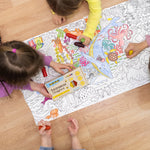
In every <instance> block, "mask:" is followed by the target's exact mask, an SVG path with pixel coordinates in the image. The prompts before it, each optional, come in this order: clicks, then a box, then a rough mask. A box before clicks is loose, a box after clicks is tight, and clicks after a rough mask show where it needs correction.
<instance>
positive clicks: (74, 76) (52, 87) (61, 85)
mask: <svg viewBox="0 0 150 150" xmlns="http://www.w3.org/2000/svg"><path fill="white" fill-rule="evenodd" d="M87 84H88V82H87V80H86V78H85V76H84V73H83V71H82V68H81V67H78V68H76V69H74V70H72V71H71V72H68V73H66V74H65V75H63V76H60V77H58V78H56V79H54V80H52V81H49V82H47V83H45V87H46V89H47V90H48V92H49V93H50V94H51V95H52V99H53V100H56V99H58V98H60V97H62V96H64V95H66V94H68V93H71V92H74V91H75V90H78V89H80V88H82V87H84V86H86V85H87Z"/></svg>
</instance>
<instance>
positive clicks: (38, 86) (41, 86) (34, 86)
mask: <svg viewBox="0 0 150 150" xmlns="http://www.w3.org/2000/svg"><path fill="white" fill-rule="evenodd" d="M30 86H31V89H32V90H33V91H38V92H40V93H41V94H42V95H44V96H45V97H48V98H52V95H51V94H49V93H48V92H47V90H46V88H45V86H44V84H40V83H36V82H33V81H30Z"/></svg>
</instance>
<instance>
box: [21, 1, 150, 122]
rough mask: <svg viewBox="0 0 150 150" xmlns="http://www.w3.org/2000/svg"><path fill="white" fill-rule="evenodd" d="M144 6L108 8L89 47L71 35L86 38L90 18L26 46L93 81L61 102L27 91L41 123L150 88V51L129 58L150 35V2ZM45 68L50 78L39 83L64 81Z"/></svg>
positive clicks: (131, 3) (137, 3) (38, 79)
mask: <svg viewBox="0 0 150 150" xmlns="http://www.w3.org/2000/svg"><path fill="white" fill-rule="evenodd" d="M142 4H143V5H141V2H140V1H139V0H136V1H135V0H130V1H127V2H124V3H121V4H119V5H116V6H113V7H111V8H107V9H104V10H103V12H102V19H101V20H100V24H99V25H98V27H97V30H96V32H95V37H94V39H93V41H92V42H91V43H90V45H89V46H87V47H84V48H82V47H80V48H79V47H77V46H75V45H74V43H75V42H78V40H77V39H72V38H69V37H68V36H66V33H71V34H74V35H76V36H79V35H81V34H82V33H83V31H84V29H85V27H86V20H87V18H83V19H81V20H78V21H76V22H73V23H71V24H68V25H65V26H62V27H60V28H58V29H54V30H52V31H49V32H46V33H43V34H41V35H38V36H36V37H33V38H31V39H28V40H26V41H25V42H26V43H27V44H29V45H30V46H32V47H33V48H34V49H36V50H37V51H40V52H42V53H44V54H45V55H47V56H49V55H51V56H52V57H53V60H55V61H56V62H58V63H71V64H74V65H75V66H76V67H79V66H80V67H82V70H83V71H84V73H85V77H86V78H87V80H88V82H89V84H88V85H87V86H86V87H83V88H81V89H79V90H77V91H75V92H73V93H70V94H68V95H66V96H64V97H62V98H60V99H58V100H56V101H53V100H52V99H47V98H45V97H44V96H42V95H41V94H40V93H37V92H31V91H27V90H24V91H22V92H23V95H24V98H25V100H26V102H27V104H28V106H29V107H30V109H31V111H32V114H33V117H34V119H35V122H36V123H37V122H38V121H40V120H41V119H46V120H53V119H56V118H58V117H61V116H63V115H66V114H69V113H71V112H74V111H77V110H79V109H81V108H85V107H87V106H90V105H92V104H95V103H98V102H101V101H102V100H105V99H107V98H109V97H113V96H115V95H118V94H121V93H123V92H126V91H129V90H131V89H134V88H136V87H139V86H142V85H144V84H147V83H150V73H149V70H148V62H149V56H150V48H147V49H145V50H144V51H143V52H141V53H140V54H139V55H138V56H136V57H135V58H133V59H128V58H126V55H125V52H124V50H125V48H126V47H127V45H128V43H129V42H141V41H143V40H144V39H145V35H146V34H150V28H149V25H150V11H149V10H150V1H147V0H144V1H143V2H142ZM77 27H78V28H77ZM45 69H46V73H47V76H46V77H43V74H42V71H41V72H40V73H39V74H38V75H37V76H36V77H34V78H33V80H34V81H35V82H38V83H45V82H47V81H49V80H52V79H54V78H56V77H57V76H59V74H58V73H57V72H55V71H54V70H53V69H52V68H50V67H47V66H46V67H45Z"/></svg>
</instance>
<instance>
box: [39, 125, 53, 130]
mask: <svg viewBox="0 0 150 150" xmlns="http://www.w3.org/2000/svg"><path fill="white" fill-rule="evenodd" d="M42 127H43V126H39V130H40V129H41V128H42ZM50 129H51V126H47V125H46V128H45V130H50Z"/></svg>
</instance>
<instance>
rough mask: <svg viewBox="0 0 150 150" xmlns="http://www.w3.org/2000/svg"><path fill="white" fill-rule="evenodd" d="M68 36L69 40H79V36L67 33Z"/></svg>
mask: <svg viewBox="0 0 150 150" xmlns="http://www.w3.org/2000/svg"><path fill="white" fill-rule="evenodd" d="M66 36H68V37H69V38H72V39H77V36H76V35H73V34H71V33H66Z"/></svg>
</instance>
